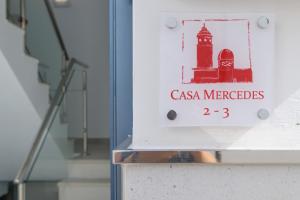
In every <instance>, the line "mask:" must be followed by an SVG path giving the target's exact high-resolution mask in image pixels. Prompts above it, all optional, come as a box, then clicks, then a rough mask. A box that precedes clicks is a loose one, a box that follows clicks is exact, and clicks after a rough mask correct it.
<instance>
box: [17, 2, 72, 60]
mask: <svg viewBox="0 0 300 200" xmlns="http://www.w3.org/2000/svg"><path fill="white" fill-rule="evenodd" d="M23 1H25V0H23ZM44 2H45V5H46V8H47V11H48V13H49V16H50V19H51V22H52V25H53V27H54V31H55V33H56V36H57V38H58V42H59V44H60V47H61V49H62V51H63V53H64V57H65V59H66V60H69V54H68V51H67V48H66V45H65V43H64V40H63V37H62V35H61V33H60V30H59V28H58V23H57V21H56V18H55V15H54V12H53V10H52V7H51V5H50V3H49V0H44Z"/></svg>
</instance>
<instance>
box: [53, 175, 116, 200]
mask: <svg viewBox="0 0 300 200" xmlns="http://www.w3.org/2000/svg"><path fill="white" fill-rule="evenodd" d="M58 199H59V200H83V199H84V200H110V182H109V179H98V180H95V179H93V180H89V179H70V180H66V181H62V182H60V183H58Z"/></svg>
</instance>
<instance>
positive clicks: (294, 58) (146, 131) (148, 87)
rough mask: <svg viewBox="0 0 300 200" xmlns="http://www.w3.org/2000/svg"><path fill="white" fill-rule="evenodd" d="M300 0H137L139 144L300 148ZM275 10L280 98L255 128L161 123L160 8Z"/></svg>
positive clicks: (136, 139)
mask: <svg viewBox="0 0 300 200" xmlns="http://www.w3.org/2000/svg"><path fill="white" fill-rule="evenodd" d="M299 8H300V2H299V1H296V0H288V1H279V0H251V1H240V0H226V1H223V0H211V1H205V0H184V1H183V0H151V1H148V0H135V1H134V14H133V15H134V22H133V24H134V30H133V31H134V75H133V76H134V77H133V80H134V84H133V91H134V95H133V101H134V104H133V105H134V109H133V120H134V121H133V124H134V127H133V147H134V148H137V149H139V148H146V149H148V148H150V149H152V148H154V149H155V148H163V149H169V148H172V149H173V148H175V149H177V148H183V149H195V148H204V149H300V135H299V132H300V128H299V126H296V124H297V123H298V122H299V121H300V102H299V100H300V91H299V85H300V79H299V73H300V68H299V66H300V60H299V59H298V57H299V55H298V54H299V53H298V51H299V44H300V37H299V36H298V35H299V31H300V24H299V23H298V22H297V20H296V19H299V17H300V12H299ZM162 11H169V12H198V13H218V12H219V13H220V12H222V13H256V12H258V13H260V12H262V13H273V14H275V17H276V49H275V53H276V58H275V63H276V65H275V66H274V72H275V77H274V79H275V85H274V88H275V98H274V100H275V103H276V109H275V112H274V113H273V115H272V117H271V118H270V119H269V120H267V121H266V122H264V123H261V124H258V125H257V126H255V127H253V128H223V127H220V128H217V127H211V128H201V127H194V128H162V127H161V126H160V123H159V97H158V94H159V86H160V85H159V71H160V58H159V56H160V55H159V49H160V45H159V38H160V31H159V30H160V13H161V12H162Z"/></svg>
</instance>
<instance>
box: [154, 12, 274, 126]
mask: <svg viewBox="0 0 300 200" xmlns="http://www.w3.org/2000/svg"><path fill="white" fill-rule="evenodd" d="M160 31H161V33H160V121H161V125H162V126H185V127H186V126H253V125H254V124H255V123H257V122H260V121H262V120H266V119H267V118H268V117H269V116H270V114H271V112H272V99H273V97H272V95H273V93H272V86H273V81H272V80H273V69H274V47H275V44H274V43H275V42H274V39H275V37H274V35H275V19H274V17H273V16H272V15H271V14H261V13H260V14H238V15H237V14H221V15H220V14H197V13H194V14H191V13H162V15H161V29H160Z"/></svg>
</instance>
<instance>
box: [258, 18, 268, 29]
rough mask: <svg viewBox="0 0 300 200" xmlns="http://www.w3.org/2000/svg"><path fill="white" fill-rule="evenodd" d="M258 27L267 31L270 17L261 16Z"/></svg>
mask: <svg viewBox="0 0 300 200" xmlns="http://www.w3.org/2000/svg"><path fill="white" fill-rule="evenodd" d="M257 25H258V27H259V28H261V29H266V28H268V26H269V25H270V19H269V18H268V17H265V16H261V17H260V18H258V20H257Z"/></svg>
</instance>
